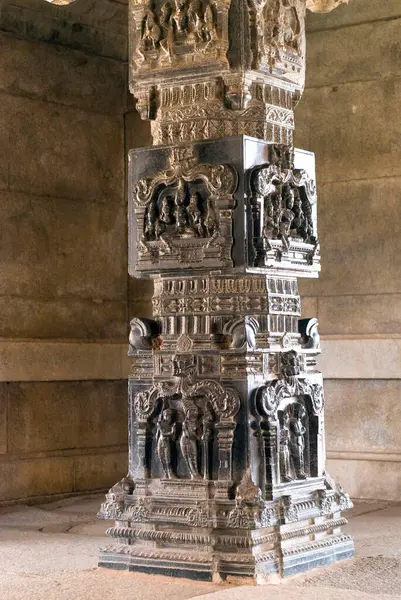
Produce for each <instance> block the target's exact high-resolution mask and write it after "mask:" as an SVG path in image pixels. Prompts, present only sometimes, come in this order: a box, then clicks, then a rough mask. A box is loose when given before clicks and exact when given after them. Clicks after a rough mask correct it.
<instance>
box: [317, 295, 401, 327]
mask: <svg viewBox="0 0 401 600" xmlns="http://www.w3.org/2000/svg"><path fill="white" fill-rule="evenodd" d="M318 318H319V323H320V331H321V333H322V334H336V335H341V334H345V335H348V334H385V333H388V334H396V333H401V294H393V293H391V294H385V293H384V294H376V295H372V296H369V295H360V296H351V295H350V296H320V297H319V311H318Z"/></svg>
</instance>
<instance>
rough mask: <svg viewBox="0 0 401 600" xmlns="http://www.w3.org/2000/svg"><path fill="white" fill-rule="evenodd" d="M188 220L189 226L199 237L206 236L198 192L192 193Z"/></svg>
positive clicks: (188, 208)
mask: <svg viewBox="0 0 401 600" xmlns="http://www.w3.org/2000/svg"><path fill="white" fill-rule="evenodd" d="M187 218H188V225H189V226H190V227H191V228H192V229H193V231H194V232H195V233H196V234H197V235H199V236H200V237H202V236H203V234H204V231H203V225H202V211H201V210H200V196H199V194H198V193H197V192H194V193H192V194H191V197H190V199H189V205H188V207H187Z"/></svg>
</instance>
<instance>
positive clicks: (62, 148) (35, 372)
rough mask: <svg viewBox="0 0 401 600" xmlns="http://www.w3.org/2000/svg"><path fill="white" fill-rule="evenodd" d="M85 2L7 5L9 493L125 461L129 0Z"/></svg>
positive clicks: (3, 460)
mask: <svg viewBox="0 0 401 600" xmlns="http://www.w3.org/2000/svg"><path fill="white" fill-rule="evenodd" d="M77 5H79V6H76V7H75V8H73V5H71V6H72V7H71V9H70V8H66V9H62V8H56V7H53V6H51V5H49V4H47V3H46V2H44V1H43V0H40V1H36V0H15V1H11V0H10V1H8V0H4V1H2V2H0V48H1V51H0V97H1V110H0V207H1V208H0V215H1V218H0V502H7V501H13V500H19V499H27V498H29V499H32V500H35V501H37V500H39V499H40V498H43V497H47V496H50V495H61V494H70V493H80V492H84V491H88V490H95V489H105V488H107V487H109V486H110V485H111V484H113V483H115V481H117V480H118V479H119V478H120V477H121V476H123V475H125V472H126V455H127V452H126V428H127V410H126V380H125V377H126V374H127V368H126V357H125V354H126V348H125V345H126V336H127V321H128V301H129V290H128V278H127V250H126V247H127V237H126V229H127V225H126V197H125V193H124V181H125V165H124V137H125V134H124V121H125V116H126V114H127V112H128V110H129V107H128V106H127V88H126V65H125V62H124V61H125V57H126V46H127V36H126V28H125V25H126V11H127V7H126V6H125V5H124V4H119V3H114V2H111V1H109V0H99V1H98V2H96V3H95V2H93V0H81V1H80V2H78V3H77ZM95 5H96V6H95ZM74 11H75V12H74ZM134 142H135V140H134Z"/></svg>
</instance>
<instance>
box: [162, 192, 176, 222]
mask: <svg viewBox="0 0 401 600" xmlns="http://www.w3.org/2000/svg"><path fill="white" fill-rule="evenodd" d="M172 201H173V197H172V196H165V197H164V198H163V199H162V205H161V209H160V220H161V221H162V222H163V223H165V224H166V225H171V223H172V222H173V215H172Z"/></svg>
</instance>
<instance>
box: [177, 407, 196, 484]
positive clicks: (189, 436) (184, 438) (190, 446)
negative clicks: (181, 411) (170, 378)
mask: <svg viewBox="0 0 401 600" xmlns="http://www.w3.org/2000/svg"><path fill="white" fill-rule="evenodd" d="M198 417H199V412H198V409H197V407H196V406H193V407H190V408H187V410H186V411H185V418H184V421H183V424H182V434H181V438H180V448H181V452H182V455H183V457H184V459H185V462H186V463H187V467H188V471H189V473H190V476H191V479H199V478H200V475H199V469H198V441H199V434H198Z"/></svg>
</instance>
